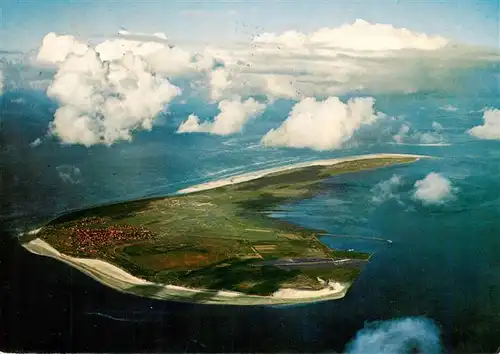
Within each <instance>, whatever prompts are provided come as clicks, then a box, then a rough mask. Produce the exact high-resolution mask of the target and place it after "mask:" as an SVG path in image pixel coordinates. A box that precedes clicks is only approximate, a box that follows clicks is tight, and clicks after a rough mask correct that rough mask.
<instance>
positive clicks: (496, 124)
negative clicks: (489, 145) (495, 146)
mask: <svg viewBox="0 0 500 354" xmlns="http://www.w3.org/2000/svg"><path fill="white" fill-rule="evenodd" d="M483 120H484V123H483V125H478V126H475V127H474V128H471V129H469V130H468V131H467V132H468V133H469V134H470V135H473V136H475V137H476V138H479V139H487V140H500V110H499V109H486V110H485V111H484V113H483Z"/></svg>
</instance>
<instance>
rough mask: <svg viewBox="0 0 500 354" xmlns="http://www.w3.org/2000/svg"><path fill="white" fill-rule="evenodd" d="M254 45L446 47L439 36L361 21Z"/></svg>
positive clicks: (265, 37)
mask: <svg viewBox="0 0 500 354" xmlns="http://www.w3.org/2000/svg"><path fill="white" fill-rule="evenodd" d="M254 41H255V42H258V43H273V44H281V45H283V46H287V47H293V48H297V47H303V46H305V45H307V44H314V45H322V46H323V47H326V48H341V49H347V50H354V51H391V50H401V49H419V50H436V49H439V48H443V47H444V46H446V45H447V44H448V43H449V42H448V40H446V39H445V38H443V37H440V36H428V35H426V34H422V33H415V32H412V31H409V30H407V29H406V28H394V27H393V26H391V25H386V24H379V23H375V24H372V23H369V22H367V21H364V20H361V19H358V20H356V21H355V22H354V23H353V24H345V25H343V26H340V27H338V28H321V29H319V30H317V31H315V32H312V33H310V34H308V35H306V34H304V33H300V32H296V31H287V32H284V33H283V34H281V35H277V34H275V33H264V34H262V35H259V36H257V37H256V38H255V39H254Z"/></svg>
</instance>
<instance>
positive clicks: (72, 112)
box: [47, 48, 180, 146]
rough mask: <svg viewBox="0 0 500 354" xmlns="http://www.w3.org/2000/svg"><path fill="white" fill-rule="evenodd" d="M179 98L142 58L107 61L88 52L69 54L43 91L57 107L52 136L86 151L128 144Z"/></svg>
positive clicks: (92, 52)
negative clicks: (137, 133)
mask: <svg viewBox="0 0 500 354" xmlns="http://www.w3.org/2000/svg"><path fill="white" fill-rule="evenodd" d="M179 94H180V90H179V88H177V87H176V86H174V85H172V84H171V83H170V82H169V81H168V80H166V79H163V78H160V77H158V76H155V75H154V74H153V73H152V72H151V71H150V69H149V67H148V65H147V64H146V63H145V62H144V60H143V59H142V58H141V57H140V56H137V55H134V54H132V53H127V54H125V55H124V56H123V57H122V58H120V59H117V60H113V61H110V62H107V61H103V60H102V59H101V58H100V56H99V54H98V53H97V52H96V51H94V50H93V49H92V48H89V49H88V50H87V51H86V52H85V53H84V54H83V55H75V54H72V55H69V56H68V57H67V58H66V59H65V60H64V61H63V62H62V63H61V64H60V67H59V71H58V72H57V74H56V76H55V78H54V81H53V82H52V83H51V84H50V86H49V88H48V89H47V95H48V96H49V97H52V98H54V99H56V100H57V101H58V102H59V104H60V108H59V109H57V111H56V113H55V115H54V121H53V122H52V123H51V131H52V133H53V134H54V135H56V136H58V137H59V138H60V139H61V140H62V141H63V142H65V143H70V144H83V145H86V146H90V145H93V144H106V145H111V144H113V143H114V142H116V141H119V140H131V139H132V131H134V130H137V129H146V130H151V128H152V123H153V119H154V118H155V116H157V115H158V114H159V113H160V112H161V111H162V110H163V109H164V107H165V105H166V104H168V103H169V102H170V101H171V100H172V99H173V98H174V97H175V96H177V95H179Z"/></svg>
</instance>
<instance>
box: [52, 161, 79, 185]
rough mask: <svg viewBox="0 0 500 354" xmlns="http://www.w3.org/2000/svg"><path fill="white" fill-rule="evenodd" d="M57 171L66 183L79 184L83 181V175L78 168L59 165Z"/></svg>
mask: <svg viewBox="0 0 500 354" xmlns="http://www.w3.org/2000/svg"><path fill="white" fill-rule="evenodd" d="M56 170H57V172H58V173H59V178H61V180H62V181H63V182H64V183H69V184H78V183H80V182H81V180H82V177H81V176H82V173H81V171H80V169H79V168H78V167H75V166H71V165H59V166H57V167H56Z"/></svg>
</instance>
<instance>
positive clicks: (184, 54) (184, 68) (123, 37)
mask: <svg viewBox="0 0 500 354" xmlns="http://www.w3.org/2000/svg"><path fill="white" fill-rule="evenodd" d="M118 33H119V37H118V38H112V39H108V40H105V41H103V42H101V43H99V44H97V45H96V46H95V48H93V47H91V46H90V45H88V44H86V43H82V42H80V41H79V40H78V39H76V38H75V37H73V36H69V35H63V36H59V35H57V34H55V33H49V34H47V35H46V36H45V37H44V39H43V41H42V45H41V47H40V49H39V51H38V55H37V60H38V61H39V62H41V63H49V64H60V63H62V62H63V61H64V60H66V58H67V57H68V56H69V55H71V54H76V55H80V56H83V55H84V54H85V53H86V52H87V51H88V50H91V49H92V50H94V51H95V52H96V53H98V54H99V57H100V59H101V60H102V61H113V60H119V59H121V58H123V57H124V56H125V55H127V54H130V53H132V54H133V55H135V56H140V57H141V58H142V59H143V60H144V61H145V62H146V63H147V64H148V65H149V66H150V67H151V70H152V71H153V72H156V73H161V74H165V75H181V74H183V75H186V74H189V73H197V72H202V71H209V70H211V69H212V67H213V65H214V58H212V57H209V56H205V55H201V54H199V53H191V52H188V51H184V50H182V49H180V48H177V47H175V46H172V45H170V44H169V43H168V41H167V38H166V36H165V34H164V33H154V34H152V35H148V34H145V33H131V32H128V31H119V32H118Z"/></svg>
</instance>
